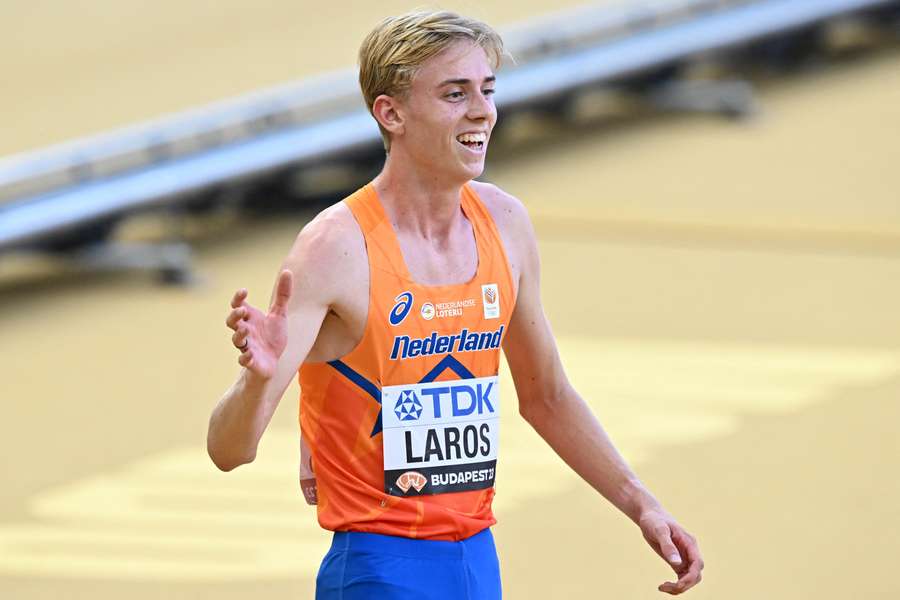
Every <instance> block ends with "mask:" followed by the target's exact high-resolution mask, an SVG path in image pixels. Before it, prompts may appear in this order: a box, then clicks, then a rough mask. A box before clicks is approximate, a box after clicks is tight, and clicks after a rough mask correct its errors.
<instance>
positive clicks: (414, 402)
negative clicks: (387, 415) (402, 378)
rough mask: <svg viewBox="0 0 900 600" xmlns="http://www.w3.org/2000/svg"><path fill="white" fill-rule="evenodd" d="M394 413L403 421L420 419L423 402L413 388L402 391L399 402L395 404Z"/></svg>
mask: <svg viewBox="0 0 900 600" xmlns="http://www.w3.org/2000/svg"><path fill="white" fill-rule="evenodd" d="M394 414H396V415H397V418H398V419H400V420H401V421H418V420H419V417H421V416H422V403H421V402H419V399H418V398H417V397H416V393H415V392H414V391H413V390H404V391H402V392H400V397H399V398H397V403H396V404H395V405H394Z"/></svg>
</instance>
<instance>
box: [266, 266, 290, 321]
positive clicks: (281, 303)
mask: <svg viewBox="0 0 900 600" xmlns="http://www.w3.org/2000/svg"><path fill="white" fill-rule="evenodd" d="M293 288H294V275H293V273H291V272H290V271H288V270H287V269H285V270H283V271H282V272H281V274H280V275H279V276H278V285H277V286H276V287H275V297H274V298H273V299H272V305H271V306H270V307H269V312H270V313H271V314H275V315H279V316H282V317H283V316H285V315H286V314H287V307H288V302H290V300H291V291H292V290H293Z"/></svg>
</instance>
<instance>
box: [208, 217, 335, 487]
mask: <svg viewBox="0 0 900 600" xmlns="http://www.w3.org/2000/svg"><path fill="white" fill-rule="evenodd" d="M328 225H329V223H328V220H327V219H324V220H322V221H320V222H317V221H313V222H312V223H310V225H308V226H307V227H306V228H305V229H304V230H303V231H302V232H301V233H300V235H298V236H297V240H296V242H295V243H294V246H293V247H292V248H291V251H290V253H289V254H288V257H287V258H286V259H285V261H284V264H283V265H282V271H281V273H280V275H279V278H278V282H277V283H276V286H275V290H274V291H273V294H272V303H271V306H270V308H269V311H268V312H267V313H263V312H262V311H260V310H259V309H257V308H255V307H253V306H252V305H250V304H249V303H247V302H246V297H247V292H246V290H239V291H238V292H237V293H235V296H234V298H232V303H231V306H232V311H231V313H230V314H229V315H228V318H227V319H226V324H227V325H228V326H229V327H230V328H232V329H234V331H235V332H234V335H233V336H232V342H233V343H234V345H235V347H237V348H239V349H241V350H242V352H241V355H240V357H239V358H238V362H239V363H240V365H241V366H242V367H243V368H242V370H241V373H240V375H239V376H238V379H237V381H236V382H235V383H234V385H232V386H231V388H230V389H229V390H228V391H227V392H226V393H225V395H224V396H223V397H222V398H221V399H220V400H219V402H218V404H217V405H216V407H215V409H213V412H212V415H211V416H210V420H209V430H208V433H207V451H208V452H209V456H210V458H211V459H212V460H213V462H214V463H215V464H216V466H217V467H219V468H220V469H222V470H223V471H230V470H231V469H234V468H235V467H237V466H239V465H242V464H245V463H249V462H251V461H253V460H254V458H255V457H256V449H257V446H258V445H259V440H260V438H261V437H262V435H263V432H264V431H265V429H266V427H267V426H268V424H269V422H270V421H271V420H272V415H273V414H274V413H275V409H276V408H277V407H278V403H279V402H280V400H281V397H282V395H283V394H284V391H285V390H286V389H287V386H288V385H289V384H290V382H291V380H292V379H293V377H294V376H295V375H296V373H297V369H299V367H300V365H301V364H302V363H303V361H304V360H305V359H306V356H307V355H308V354H309V351H310V349H311V348H312V346H313V343H314V342H315V340H316V337H317V335H318V333H319V330H320V328H321V326H322V322H323V320H324V318H325V315H326V314H327V312H328V309H329V307H330V306H331V304H332V303H333V302H334V300H335V298H336V297H337V295H338V294H339V293H340V289H339V287H337V286H338V283H337V281H336V278H334V277H331V274H332V270H331V269H332V268H333V263H334V262H335V257H336V256H338V255H339V254H340V252H339V250H340V248H339V245H340V240H339V238H338V236H337V235H335V233H336V232H335V231H334V230H333V229H329V227H328ZM337 233H339V232H337ZM245 344H246V345H245Z"/></svg>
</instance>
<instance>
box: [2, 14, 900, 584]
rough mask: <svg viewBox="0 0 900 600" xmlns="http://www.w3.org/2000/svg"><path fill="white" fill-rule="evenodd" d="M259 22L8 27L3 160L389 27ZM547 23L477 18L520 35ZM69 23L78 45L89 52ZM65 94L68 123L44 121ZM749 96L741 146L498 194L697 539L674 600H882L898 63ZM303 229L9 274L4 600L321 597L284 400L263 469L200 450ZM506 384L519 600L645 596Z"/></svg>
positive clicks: (893, 468) (649, 133)
mask: <svg viewBox="0 0 900 600" xmlns="http://www.w3.org/2000/svg"><path fill="white" fill-rule="evenodd" d="M261 4H262V5H267V6H270V7H272V10H271V11H270V12H266V11H264V10H262V9H260V10H254V11H250V10H249V9H246V8H245V9H242V10H240V11H239V10H237V9H236V8H235V7H236V6H237V3H217V6H222V8H221V9H219V10H217V13H216V15H215V18H213V17H212V16H210V14H209V12H208V10H207V9H200V8H195V9H190V10H195V11H197V13H196V14H194V15H193V16H192V17H191V19H190V21H189V23H186V24H182V23H181V22H180V21H179V18H178V17H177V16H176V15H178V14H181V12H180V11H176V10H175V8H174V7H175V6H176V3H162V4H158V6H159V7H160V8H159V9H158V11H157V12H154V14H153V15H143V16H140V17H138V16H135V15H136V13H137V11H138V8H137V7H138V6H141V5H143V3H137V2H122V3H111V2H110V3H96V4H95V6H96V7H98V8H88V9H84V11H86V12H79V13H78V14H72V15H63V14H60V12H59V11H60V10H63V9H61V8H59V7H58V6H57V8H55V9H53V10H51V9H49V8H41V9H38V8H30V7H29V8H28V9H25V8H17V9H10V8H9V7H8V6H7V5H6V4H4V6H3V8H0V11H3V13H4V14H2V15H0V17H2V18H0V23H3V27H5V28H10V30H14V31H13V32H14V33H16V35H17V36H18V38H16V39H19V40H24V41H27V42H28V49H29V52H31V53H32V56H33V64H34V75H33V79H28V78H27V77H26V76H25V75H21V74H20V75H17V77H22V78H23V79H22V81H26V82H30V83H29V86H32V87H28V86H26V87H25V88H23V89H27V90H28V94H30V96H29V97H27V98H26V97H18V96H12V97H10V95H9V94H5V95H4V96H3V98H2V102H3V104H4V107H5V113H4V114H7V115H9V114H10V113H9V107H10V106H13V107H15V106H16V103H18V107H19V108H18V109H17V110H18V111H19V114H20V116H21V118H20V119H16V120H14V122H13V123H12V125H13V130H12V131H13V132H14V133H11V134H8V131H9V130H7V129H6V127H5V126H4V135H3V137H2V144H4V146H3V148H5V149H6V150H8V151H12V150H20V149H25V148H28V147H32V146H38V145H42V144H44V143H47V142H49V141H53V140H57V139H63V138H65V137H68V136H70V135H74V134H82V133H86V132H89V131H92V130H96V129H101V128H105V127H110V126H114V125H117V124H121V123H125V122H127V121H129V120H131V119H134V118H143V117H147V116H151V115H153V114H157V113H159V112H163V111H165V110H170V109H173V108H178V107H183V106H187V105H190V104H192V103H195V102H199V101H204V100H211V99H213V98H215V97H217V96H220V95H222V94H228V93H234V92H238V91H241V90H244V89H250V88H252V87H254V86H257V85H263V84H268V83H274V82H277V81H278V80H280V79H282V78H285V77H288V76H294V75H301V74H304V73H309V72H313V71H315V70H316V69H319V68H327V67H334V66H341V65H346V64H349V63H350V62H351V61H352V58H353V56H352V55H353V51H354V50H355V47H356V43H357V42H358V40H359V38H360V37H361V36H362V35H363V34H364V32H365V29H366V26H367V25H368V24H369V23H370V22H372V21H374V20H375V19H377V17H378V16H380V15H382V14H386V13H390V12H395V9H399V8H400V7H403V6H406V5H405V4H404V3H400V2H395V3H389V4H388V5H384V4H381V5H379V6H377V7H374V6H369V7H367V8H354V9H353V10H350V8H349V7H348V5H341V4H340V3H330V4H327V5H324V6H319V7H318V8H317V10H319V9H321V10H327V11H331V12H332V13H333V14H334V15H340V16H341V18H342V19H343V21H342V22H341V23H339V24H337V25H335V24H333V23H332V21H333V20H334V19H332V18H331V17H330V16H329V15H327V14H322V13H321V12H316V16H315V20H314V21H308V22H306V23H304V24H300V23H298V22H297V16H298V15H299V14H300V13H301V12H302V11H303V10H305V9H302V8H297V6H299V3H275V2H272V3H261ZM211 5H212V4H210V6H211ZM21 6H24V3H23V4H22V5H21ZM73 6H74V4H73ZM197 6H200V5H199V4H197ZM242 6H247V5H246V4H242ZM288 6H294V8H293V9H290V10H291V11H293V12H286V11H288V10H289V9H287V8H286V7H288ZM472 6H474V5H471V6H468V7H467V6H462V9H463V10H466V9H471V8H472ZM557 6H558V4H554V5H550V4H549V3H544V4H542V5H541V4H539V3H537V2H533V3H531V4H528V3H516V5H515V6H512V7H506V8H503V9H499V8H498V9H490V10H488V9H486V8H477V7H476V8H475V10H469V11H468V12H474V13H475V14H478V15H480V16H482V17H485V18H489V19H493V20H495V21H497V22H505V21H508V20H513V19H516V18H519V17H521V16H523V15H525V14H534V13H536V12H539V11H542V10H549V9H552V8H555V7H557ZM116 7H124V8H116ZM10 10H12V11H13V12H14V13H15V14H16V15H18V16H22V19H21V20H20V22H21V23H22V25H21V27H19V30H17V29H16V28H15V27H12V26H11V25H10V20H9V19H8V18H7V16H8V15H7V13H8V14H12V13H9V11H10ZM68 10H73V9H68ZM80 10H81V9H80ZM126 10H127V11H128V15H131V16H126V15H125V12H124V11H126ZM185 10H188V9H185ZM279 10H280V11H281V12H279ZM204 11H206V12H204ZM263 13H265V14H263ZM309 14H310V15H312V11H310V12H309ZM23 15H24V16H23ZM285 15H289V16H291V17H292V18H286V17H285ZM151 17H152V18H151ZM292 19H293V20H292ZM310 19H312V17H310ZM76 23H77V24H78V25H79V27H81V26H84V27H87V26H89V25H90V26H94V27H95V29H94V30H91V31H89V32H83V33H82V34H81V35H80V36H79V38H84V39H79V40H78V41H77V44H83V45H84V47H85V48H87V47H88V46H90V48H89V49H85V50H84V54H82V55H77V56H76V54H77V53H75V52H74V50H73V51H71V52H70V49H71V48H72V47H73V45H76V36H75V34H74V30H76V29H78V28H76V27H75V24H76ZM165 24H169V25H171V27H169V26H168V25H166V27H163V25H165ZM175 25H177V27H175ZM129 27H131V29H128V28H129ZM169 29H172V31H174V33H171V35H170V34H169ZM78 30H79V31H80V29H78ZM175 30H177V31H175ZM41 36H43V37H41ZM311 36H314V38H315V39H316V40H319V44H317V45H316V46H315V48H314V47H313V44H312V42H311V41H309V39H310V37H311ZM0 39H2V40H3V43H4V44H6V43H8V41H9V37H8V36H6V35H4V36H2V38H0ZM104 40H107V41H104ZM109 40H112V41H109ZM0 55H2V56H4V60H10V57H9V55H8V53H2V54H0ZM210 56H213V57H214V59H210ZM70 59H71V61H70ZM204 61H207V62H204ZM279 61H281V62H279ZM213 63H215V64H213ZM204 65H205V66H204ZM200 67H203V68H200ZM198 68H199V70H198ZM79 69H84V71H83V72H82V71H79ZM170 77H171V79H168V78H170ZM144 86H147V87H146V88H145V87H144ZM66 89H68V90H74V91H72V92H70V93H73V94H74V96H73V99H72V100H71V102H69V104H68V109H67V110H69V111H70V112H69V113H68V114H65V113H64V111H63V108H62V106H61V104H60V102H59V101H58V100H52V98H51V96H52V94H53V93H57V92H59V91H60V90H66ZM144 89H147V90H152V92H148V93H147V94H144V93H142V90H144ZM499 89H500V90H501V93H502V78H501V81H500V88H499ZM40 90H45V91H46V97H44V96H42V95H41V94H40V93H39V92H40ZM90 90H96V94H92V93H91V92H90ZM101 91H102V96H103V97H104V98H106V100H105V101H104V102H103V103H102V104H103V106H102V107H100V106H98V103H97V102H95V101H96V100H97V98H98V97H99V96H100V95H101ZM76 92H77V93H76ZM34 94H36V95H37V96H34ZM92 95H94V98H93V99H92V98H91V96H92ZM760 103H761V107H762V113H761V115H760V116H759V118H757V119H756V120H754V121H751V122H749V123H732V122H726V121H720V120H716V119H713V118H708V117H673V118H661V119H655V120H652V121H642V122H639V123H637V124H633V125H631V126H628V127H621V128H613V129H609V128H604V129H600V128H597V129H589V130H587V131H584V132H583V134H582V135H581V136H580V137H578V138H571V137H564V136H562V135H561V134H558V133H554V132H552V131H549V130H548V131H547V132H546V136H545V137H542V138H538V139H535V140H533V141H531V142H529V143H528V144H527V145H525V146H524V147H523V148H522V149H521V150H520V151H518V152H517V153H515V154H506V155H505V156H503V157H499V158H495V159H494V160H493V161H492V162H491V169H490V171H489V173H488V174H487V178H488V179H490V180H492V181H495V182H497V183H498V184H500V185H501V186H503V187H504V188H506V189H508V190H510V191H511V192H513V193H515V194H516V195H518V196H519V197H521V198H522V199H523V201H525V202H526V204H527V205H528V206H529V209H530V210H531V212H532V216H533V218H534V221H535V225H536V229H537V232H538V235H539V238H540V243H541V252H542V259H543V272H544V275H543V286H544V302H545V305H546V309H547V312H548V314H549V317H550V319H551V322H552V323H553V326H554V329H555V331H556V334H557V336H558V340H559V344H560V348H561V351H562V354H563V358H564V361H565V362H566V364H567V366H568V371H569V374H570V377H571V378H572V380H573V381H574V383H575V384H576V387H577V388H578V389H579V390H581V392H582V393H583V395H584V396H585V397H586V398H587V399H588V401H589V402H590V403H591V404H592V406H594V408H595V410H596V411H597V414H598V415H599V416H600V418H601V420H602V422H603V423H604V424H605V426H606V428H607V430H608V431H609V433H610V435H611V437H612V438H613V439H614V440H615V441H616V442H617V444H618V445H619V446H620V447H621V449H622V450H623V452H624V453H625V455H626V457H627V458H628V459H629V460H630V461H631V463H632V464H633V466H634V467H635V469H636V470H637V472H638V473H639V474H640V475H641V476H642V478H643V479H644V480H645V482H646V483H647V484H648V486H649V487H650V488H651V489H652V490H654V491H655V492H656V493H657V495H658V496H659V497H660V499H661V500H662V501H663V502H664V503H665V505H666V506H667V507H668V508H669V509H670V510H671V511H672V512H673V513H674V514H675V515H676V516H677V517H678V518H679V519H681V520H682V521H683V522H684V524H685V525H686V526H688V527H689V528H690V529H691V530H692V531H694V532H695V533H696V534H697V536H698V537H699V539H700V541H701V544H702V547H703V550H704V552H705V555H706V561H707V565H708V566H707V570H706V578H705V580H704V582H703V583H702V584H701V585H700V586H699V587H698V588H697V589H696V590H694V591H692V592H691V593H690V595H689V597H693V598H697V599H702V598H707V599H717V600H719V599H729V600H732V599H733V600H744V599H746V600H751V599H753V600H756V599H759V598H779V599H781V598H783V599H789V600H793V599H797V598H811V599H816V600H819V599H842V598H865V599H881V598H884V599H888V598H896V597H898V596H900V584H898V582H897V580H896V578H895V576H894V571H893V569H894V563H895V562H896V557H897V556H900V541H898V540H900V538H898V536H897V535H896V532H897V530H898V527H900V513H898V506H900V484H898V482H897V481H898V480H897V473H898V472H900V445H898V441H897V439H898V438H897V435H896V430H897V423H898V422H900V402H898V399H900V319H898V318H897V306H900V234H898V230H900V192H898V190H900V172H898V169H897V166H896V165H897V156H898V155H900V146H898V132H900V55H897V53H891V52H887V53H882V54H880V55H878V56H875V57H869V58H867V59H865V60H860V61H857V62H855V63H844V64H841V65H838V66H834V67H832V68H830V69H828V70H825V71H821V72H818V73H817V74H807V75H804V76H800V77H797V78H794V79H790V80H783V81H780V82H775V83H772V84H769V85H767V86H766V87H765V88H764V89H763V90H762V91H761V94H760ZM51 109H52V110H51ZM39 112H40V113H43V114H41V115H40V117H41V118H39V115H38V113H39ZM44 117H46V118H44ZM42 123H46V129H42V127H44V125H41V124H42ZM3 148H0V152H2V151H3ZM305 218H306V217H303V216H297V217H289V218H280V219H275V220H271V221H266V222H256V223H253V224H249V225H247V226H246V227H243V228H240V229H234V228H230V229H225V230H223V232H222V233H221V234H220V235H218V236H217V237H215V238H214V239H211V240H210V239H207V241H205V242H203V243H201V244H200V245H199V246H198V252H197V257H196V268H197V270H198V272H199V274H200V276H201V278H202V281H201V283H200V284H199V285H197V286H196V287H192V288H188V289H175V288H161V287H158V286H156V285H154V284H153V283H152V282H151V281H150V280H149V279H148V278H147V277H144V276H141V275H126V276H75V275H72V276H68V277H62V278H60V277H50V278H44V277H41V276H39V275H35V274H26V275H25V276H24V277H23V276H18V277H17V278H15V279H16V280H17V281H19V285H17V286H15V287H12V286H11V285H10V284H9V281H11V280H12V279H13V278H11V277H6V278H5V279H3V280H2V281H0V284H2V286H3V287H2V288H0V293H2V296H0V328H2V329H0V330H2V332H3V341H4V344H3V355H4V356H3V363H2V367H0V369H2V389H3V398H4V402H3V405H4V418H3V420H2V433H3V435H2V436H0V455H2V456H3V471H2V477H3V482H4V483H3V493H2V494H0V597H2V598H4V599H6V598H10V599H35V598H46V599H50V598H54V599H55V598H85V599H87V598H90V599H91V600H107V599H109V600H111V599H113V598H116V599H118V598H129V599H134V600H144V599H149V598H167V599H168V598H176V599H182V598H213V597H214V598H218V599H224V600H227V599H232V598H234V599H237V598H243V597H260V598H263V597H264V598H292V599H293V598H311V597H312V583H313V578H314V574H315V570H316V568H317V567H318V563H319V561H320V559H321V556H322V554H323V553H324V549H325V547H326V545H327V541H328V537H327V534H326V533H325V532H322V531H321V530H319V529H318V528H317V527H316V525H315V523H314V516H313V512H312V510H311V509H309V508H307V507H306V506H305V505H304V504H303V503H302V500H301V498H300V495H299V492H298V489H297V486H296V483H295V473H296V445H297V441H296V431H295V425H294V423H295V419H296V394H297V389H296V386H292V388H291V389H290V390H289V392H288V394H287V395H286V397H285V399H284V401H283V403H282V405H281V406H280V408H279V410H278V412H277V413H276V416H275V419H274V421H273V423H272V425H271V427H270V430H269V431H268V432H267V433H266V436H265V437H264V442H263V445H262V448H261V450H260V453H259V457H258V459H257V462H255V463H254V464H252V465H249V466H244V467H241V468H239V469H237V470H236V471H234V472H232V473H227V474H224V473H219V472H218V471H216V469H215V468H214V467H213V466H212V464H211V463H210V462H209V460H208V458H207V457H206V455H205V431H206V421H207V418H208V415H209V411H210V410H211V408H212V406H213V405H214V403H215V402H216V401H217V399H218V397H219V396H220V395H221V393H222V392H223V391H224V390H225V389H226V388H227V387H228V385H230V383H231V381H233V379H234V377H235V376H236V374H237V371H238V367H237V364H236V361H235V353H234V351H233V349H232V348H231V347H230V343H229V336H228V333H227V330H226V329H225V327H224V324H223V319H224V317H225V314H226V311H227V301H228V298H229V296H230V295H231V293H232V291H233V290H234V289H235V288H237V287H240V286H247V287H248V288H249V289H250V290H251V292H250V298H251V300H254V299H255V300H256V301H257V302H260V303H264V302H265V301H267V299H268V294H269V290H270V288H271V284H272V282H273V280H274V275H275V273H276V272H277V269H278V264H279V262H280V260H281V258H282V256H283V255H284V253H285V252H286V250H287V248H288V247H289V246H290V244H291V241H292V239H293V236H294V235H295V233H296V231H297V230H298V229H299V228H300V227H301V226H302V225H303V223H304V221H305ZM16 268H18V267H16ZM5 269H6V271H5V272H6V273H7V274H8V272H9V271H11V270H15V269H13V268H12V267H10V266H9V265H8V264H7V266H6V267H5ZM506 390H507V393H506V394H505V400H504V402H505V404H504V407H503V410H504V412H505V417H504V423H505V424H504V429H503V436H504V439H503V442H502V446H503V450H502V452H501V453H502V458H501V470H500V473H499V480H498V496H497V503H496V512H497V514H498V517H499V519H500V523H499V525H498V526H497V527H496V528H495V533H496V536H497V539H498V544H499V546H500V552H501V559H502V565H503V574H504V587H505V591H506V597H508V598H513V599H519V598H527V599H532V598H533V599H538V598H616V599H626V598H627V599H632V598H634V599H640V598H648V599H649V598H655V597H660V594H659V592H657V591H656V585H658V584H659V583H660V582H661V581H662V580H663V579H664V578H665V577H667V576H668V573H667V572H666V571H667V569H666V567H665V566H664V565H663V564H662V562H661V561H660V560H659V559H658V558H657V557H656V556H655V555H653V554H652V552H651V551H650V550H649V548H647V547H646V546H645V545H644V543H643V541H642V539H641V538H640V535H639V533H638V531H637V529H636V528H635V527H634V526H633V525H632V524H631V523H630V522H628V521H627V520H626V519H625V518H624V517H623V516H621V515H620V514H617V513H616V512H615V511H614V510H613V509H612V508H611V507H610V506H609V505H608V504H607V503H606V502H605V501H604V500H603V499H602V498H600V497H599V496H597V495H596V494H595V493H593V492H591V491H590V490H589V489H588V488H587V487H586V486H585V485H584V484H583V483H582V482H580V481H579V480H578V479H577V477H575V476H574V475H572V474H571V473H570V472H568V471H567V470H566V468H565V467H564V466H563V465H562V464H561V462H560V461H559V460H558V459H557V458H555V457H554V456H553V454H552V453H551V452H550V451H549V450H548V449H547V448H546V446H544V445H543V444H542V443H541V442H540V441H539V439H538V438H537V437H536V436H535V435H534V434H533V433H532V432H530V431H529V430H528V429H527V427H526V426H525V425H523V423H522V421H521V420H520V419H519V418H518V416H517V415H516V411H515V399H514V397H513V396H512V394H511V393H510V392H511V390H512V387H511V385H508V381H507V386H506Z"/></svg>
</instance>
